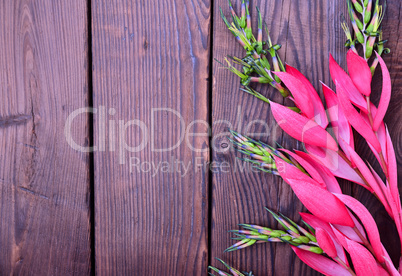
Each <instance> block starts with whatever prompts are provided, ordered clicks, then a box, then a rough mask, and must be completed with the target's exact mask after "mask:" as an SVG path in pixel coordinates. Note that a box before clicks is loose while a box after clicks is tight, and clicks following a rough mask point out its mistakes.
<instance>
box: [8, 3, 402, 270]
mask: <svg viewBox="0 0 402 276" xmlns="http://www.w3.org/2000/svg"><path fill="white" fill-rule="evenodd" d="M233 2H234V4H235V9H237V10H238V11H239V9H240V4H239V3H240V0H239V1H233ZM387 4H388V5H387V6H388V7H387V11H386V16H385V19H384V23H383V24H384V30H385V31H384V37H385V38H386V39H388V43H387V47H389V48H391V51H392V52H391V54H389V55H386V56H385V57H384V59H385V61H386V63H387V65H388V68H389V69H390V72H391V78H392V80H393V95H392V100H391V105H390V108H389V111H388V113H387V115H386V117H385V121H386V123H387V124H388V127H389V129H390V133H391V137H392V139H393V141H394V146H395V148H396V153H397V158H398V165H399V167H401V164H402V147H401V145H402V143H401V137H402V136H401V133H402V124H401V123H400V122H401V120H402V111H401V108H400V103H401V101H402V76H401V74H402V73H401V72H402V60H401V58H400V56H401V54H402V41H401V36H400V33H401V23H400V22H401V13H402V7H401V2H400V1H398V0H388V1H387ZM256 6H259V7H260V9H261V13H262V16H263V18H264V19H265V20H266V22H267V24H268V27H269V30H270V32H271V37H272V39H273V42H274V43H279V44H281V45H282V48H281V50H280V51H279V54H280V55H281V57H282V59H283V60H284V61H286V62H287V63H289V64H290V65H292V66H295V67H296V68H298V69H299V70H300V71H301V72H302V73H303V74H305V75H306V76H307V78H308V79H309V80H310V81H311V82H312V84H313V85H314V86H315V87H316V88H318V90H319V91H320V93H322V92H321V89H319V87H320V84H319V81H320V80H322V81H323V82H325V83H327V84H330V86H332V87H333V84H332V83H331V80H330V75H329V69H328V55H329V52H331V53H332V54H333V55H334V57H335V59H336V60H337V61H339V63H340V65H341V66H342V67H344V68H346V60H345V53H346V49H345V48H344V46H343V45H344V41H345V37H344V34H343V31H342V29H341V27H340V14H341V13H344V14H345V15H346V14H347V13H346V3H345V1H343V0H312V1H303V0H252V1H251V11H252V16H253V20H254V21H253V24H254V25H253V26H256V22H255V19H256V12H255V7H256ZM219 7H222V9H223V12H224V14H225V15H226V16H229V15H230V11H229V9H228V6H227V1H226V0H166V1H158V0H150V1H145V0H141V1H133V0H92V1H87V0H73V1H51V0H40V1H33V0H26V1H23V0H16V1H5V0H4V1H2V2H0V31H1V32H0V48H1V51H0V96H1V99H2V100H1V102H0V157H1V158H0V222H1V224H0V256H1V258H0V275H88V274H92V275H94V274H99V275H207V266H208V265H214V266H219V267H221V266H220V265H219V264H218V262H217V261H216V260H215V259H214V258H215V257H219V258H221V259H223V260H224V261H226V262H228V263H230V264H231V265H233V266H235V267H237V268H239V269H240V270H242V271H245V270H252V271H253V272H254V274H255V275H318V273H316V272H314V271H313V270H311V269H310V268H308V267H307V266H305V265H304V264H303V263H302V262H301V261H300V260H299V259H298V258H297V257H296V256H295V255H294V254H293V252H292V251H291V249H290V248H289V247H288V246H286V245H283V244H263V245H256V246H253V247H252V248H247V249H244V250H241V251H237V252H232V253H223V250H224V249H226V248H227V247H229V246H230V245H231V244H232V243H233V240H231V239H230V237H231V235H230V233H228V232H227V231H228V230H231V229H237V228H238V226H237V224H239V223H255V224H261V225H265V226H271V227H273V228H275V227H278V225H277V224H276V223H275V222H274V220H273V219H272V217H270V216H269V215H268V214H267V212H266V211H265V210H264V207H268V208H270V209H273V210H275V211H280V212H282V213H283V214H285V215H288V216H289V217H290V218H292V219H294V220H296V221H299V217H298V216H297V212H298V211H301V210H304V209H303V207H302V205H301V204H300V202H299V201H298V200H297V198H296V197H295V196H294V194H293V192H292V191H291V189H290V188H289V187H288V186H287V185H286V184H285V183H283V182H282V181H281V180H280V179H279V178H278V177H276V176H273V175H270V174H267V173H262V172H254V171H251V170H250V168H249V167H247V166H246V167H244V166H245V165H244V163H243V162H241V161H239V160H237V159H236V157H240V156H241V155H240V154H238V153H236V152H234V151H233V149H231V147H230V143H229V141H228V139H227V135H228V133H227V131H228V128H232V129H234V130H237V131H239V132H241V133H246V134H248V135H250V136H252V137H254V138H257V139H260V140H262V141H264V142H267V143H270V144H273V143H275V142H278V143H280V144H282V145H283V146H285V147H287V148H300V145H299V144H298V143H296V142H295V141H294V140H293V139H291V138H289V137H288V136H287V135H286V134H284V133H283V132H282V131H281V130H280V129H279V128H278V127H277V126H276V123H275V122H274V121H273V119H272V116H271V113H270V108H269V106H268V105H267V104H264V103H262V102H260V101H258V100H257V99H255V98H253V97H252V96H249V95H247V94H245V93H243V92H241V91H239V88H240V84H239V83H238V79H237V78H236V77H235V76H234V75H233V74H231V73H230V72H228V71H227V70H224V69H220V67H221V66H220V65H219V64H218V63H217V62H215V61H213V59H214V58H216V59H218V60H219V61H223V59H224V57H225V56H226V55H227V54H230V55H236V56H239V57H242V56H243V55H244V51H243V49H242V48H241V47H240V46H239V45H238V44H237V43H236V42H235V40H234V38H233V36H232V35H231V34H230V32H229V31H228V30H227V28H226V26H225V25H224V24H223V22H222V20H221V18H220V15H219ZM378 71H379V70H378ZM377 73H379V72H377ZM380 79H381V77H380V76H378V75H377V76H376V78H375V80H376V81H374V83H375V84H374V85H373V87H375V89H377V91H378V89H379V88H380V85H379V83H380ZM256 88H257V89H258V90H260V91H261V92H262V93H263V94H264V95H266V96H268V97H269V98H271V99H273V100H274V101H277V102H283V100H282V97H281V96H280V95H279V94H278V92H276V91H275V90H274V89H272V88H270V87H268V86H256ZM378 95H379V94H378V93H376V94H374V99H375V101H378ZM89 106H93V108H94V110H93V113H83V114H80V115H79V116H77V117H76V118H75V119H74V121H73V127H72V128H71V137H68V138H66V137H65V134H64V127H65V124H66V121H67V118H68V116H69V115H70V114H71V113H72V112H74V111H76V110H77V109H79V108H85V107H89ZM180 118H181V119H182V121H181V120H180ZM255 120H260V121H255ZM263 122H265V123H266V124H265V125H264V123H263ZM208 125H209V126H212V127H211V129H209V127H208ZM186 130H187V132H186ZM209 131H211V132H212V135H211V136H208V135H207V134H208V132H209ZM190 132H191V133H199V135H198V136H187V135H186V133H190ZM183 135H184V136H183ZM71 139H72V140H74V141H75V142H76V143H77V144H78V145H82V146H84V147H87V146H89V145H91V144H92V143H93V144H94V145H95V146H96V149H95V152H93V153H88V152H81V151H77V150H75V149H73V148H71V146H70V145H69V143H68V142H71V141H72V140H71ZM180 141H181V142H180ZM177 142H180V143H177ZM176 144H178V145H177V147H176ZM121 145H123V146H124V145H125V146H126V148H122V147H121ZM169 147H173V149H172V148H171V149H168V148H169ZM161 149H165V150H161ZM358 151H359V152H360V153H362V154H363V155H364V157H365V158H366V159H368V160H371V161H372V160H373V159H372V158H371V157H370V156H369V155H368V154H366V148H365V147H364V146H362V147H359V148H358ZM177 162H181V163H179V167H180V171H178V167H177V165H178V163H177ZM211 162H213V165H212V167H211V166H207V164H211ZM183 164H184V165H185V166H186V168H187V166H190V167H189V168H188V169H187V170H186V169H185V168H183ZM141 166H142V167H141ZM155 166H159V169H158V170H157V171H155ZM162 167H164V169H162ZM242 169H244V170H246V171H244V172H243V173H242V172H241V170H242ZM401 177H402V171H400V172H399V179H401ZM341 185H342V189H343V191H344V192H345V193H347V194H352V195H354V196H356V197H357V198H359V199H360V200H362V202H363V203H364V204H365V205H367V206H368V208H369V210H370V211H371V212H372V214H373V215H374V217H375V219H376V221H377V222H378V224H379V228H380V230H381V232H382V240H383V243H384V245H385V247H386V248H387V249H389V251H390V253H391V257H392V258H393V260H394V261H396V260H397V259H398V252H399V249H398V248H396V247H395V243H394V239H393V238H392V237H394V236H395V235H396V234H395V229H393V228H392V224H391V223H390V220H389V218H388V216H387V214H386V213H385V211H384V210H383V208H380V207H378V202H377V201H376V200H375V199H374V198H373V197H372V196H371V195H370V194H368V193H367V192H366V191H364V190H362V189H360V188H359V187H356V186H352V185H350V184H349V183H347V182H342V183H341ZM93 222H94V224H92V223H93Z"/></svg>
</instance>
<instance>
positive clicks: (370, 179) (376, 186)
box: [349, 148, 390, 210]
mask: <svg viewBox="0 0 402 276" xmlns="http://www.w3.org/2000/svg"><path fill="white" fill-rule="evenodd" d="M349 152H350V158H351V159H352V160H353V162H354V163H355V164H356V166H357V168H358V169H359V171H360V173H361V174H362V175H363V177H364V179H365V180H366V181H367V183H368V185H369V187H368V186H365V187H367V188H369V189H370V188H371V189H372V191H373V192H375V193H376V195H377V196H378V198H379V200H380V201H381V203H382V204H383V205H384V206H385V207H386V208H388V210H390V208H389V205H388V203H387V200H386V199H385V197H384V192H383V191H384V189H385V186H381V184H382V183H378V182H377V180H376V179H375V177H374V176H373V174H372V173H371V171H370V170H369V168H368V167H367V166H366V164H365V163H364V161H363V160H362V159H361V158H360V156H359V155H358V154H357V153H356V152H355V151H354V150H352V149H351V148H349Z"/></svg>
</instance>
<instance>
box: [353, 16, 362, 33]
mask: <svg viewBox="0 0 402 276" xmlns="http://www.w3.org/2000/svg"><path fill="white" fill-rule="evenodd" d="M355 21H356V25H357V27H359V29H360V30H363V23H362V22H361V21H360V20H359V18H357V17H356V18H355Z"/></svg>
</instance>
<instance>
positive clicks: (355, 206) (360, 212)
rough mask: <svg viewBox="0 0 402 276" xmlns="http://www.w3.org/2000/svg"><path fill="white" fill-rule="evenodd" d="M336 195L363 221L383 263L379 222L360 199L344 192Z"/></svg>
mask: <svg viewBox="0 0 402 276" xmlns="http://www.w3.org/2000/svg"><path fill="white" fill-rule="evenodd" d="M335 196H336V197H337V198H339V199H340V200H341V201H342V202H343V203H345V204H346V206H348V207H349V208H350V209H351V210H352V211H353V212H354V213H355V214H356V215H357V217H358V218H359V219H360V221H361V222H362V223H363V225H364V228H365V229H366V232H367V235H368V237H369V240H370V244H371V246H372V247H373V250H374V253H375V255H376V258H377V260H379V261H380V262H381V263H383V262H384V253H383V248H382V244H381V240H380V234H379V232H378V228H377V224H376V223H375V221H374V219H373V217H372V216H371V214H370V212H369V211H368V210H367V209H366V207H364V205H363V204H361V203H360V202H359V201H358V200H356V199H355V198H353V197H351V196H348V195H342V194H335ZM370 255H371V254H370Z"/></svg>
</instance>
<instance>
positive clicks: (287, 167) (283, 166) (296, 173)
mask: <svg viewBox="0 0 402 276" xmlns="http://www.w3.org/2000/svg"><path fill="white" fill-rule="evenodd" d="M284 151H285V152H287V151H286V150H284ZM278 160H281V161H280V162H278V163H276V166H277V168H278V172H279V174H280V175H281V177H282V178H283V180H285V181H286V182H287V181H288V180H292V179H293V180H300V181H306V182H310V183H311V184H313V185H315V186H318V187H322V188H325V183H323V182H322V181H321V183H319V182H317V181H316V180H314V179H312V178H311V177H310V176H308V175H307V174H305V173H303V172H302V171H300V169H299V168H297V167H296V166H294V165H292V164H289V163H287V162H285V161H283V160H282V159H280V158H278Z"/></svg>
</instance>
